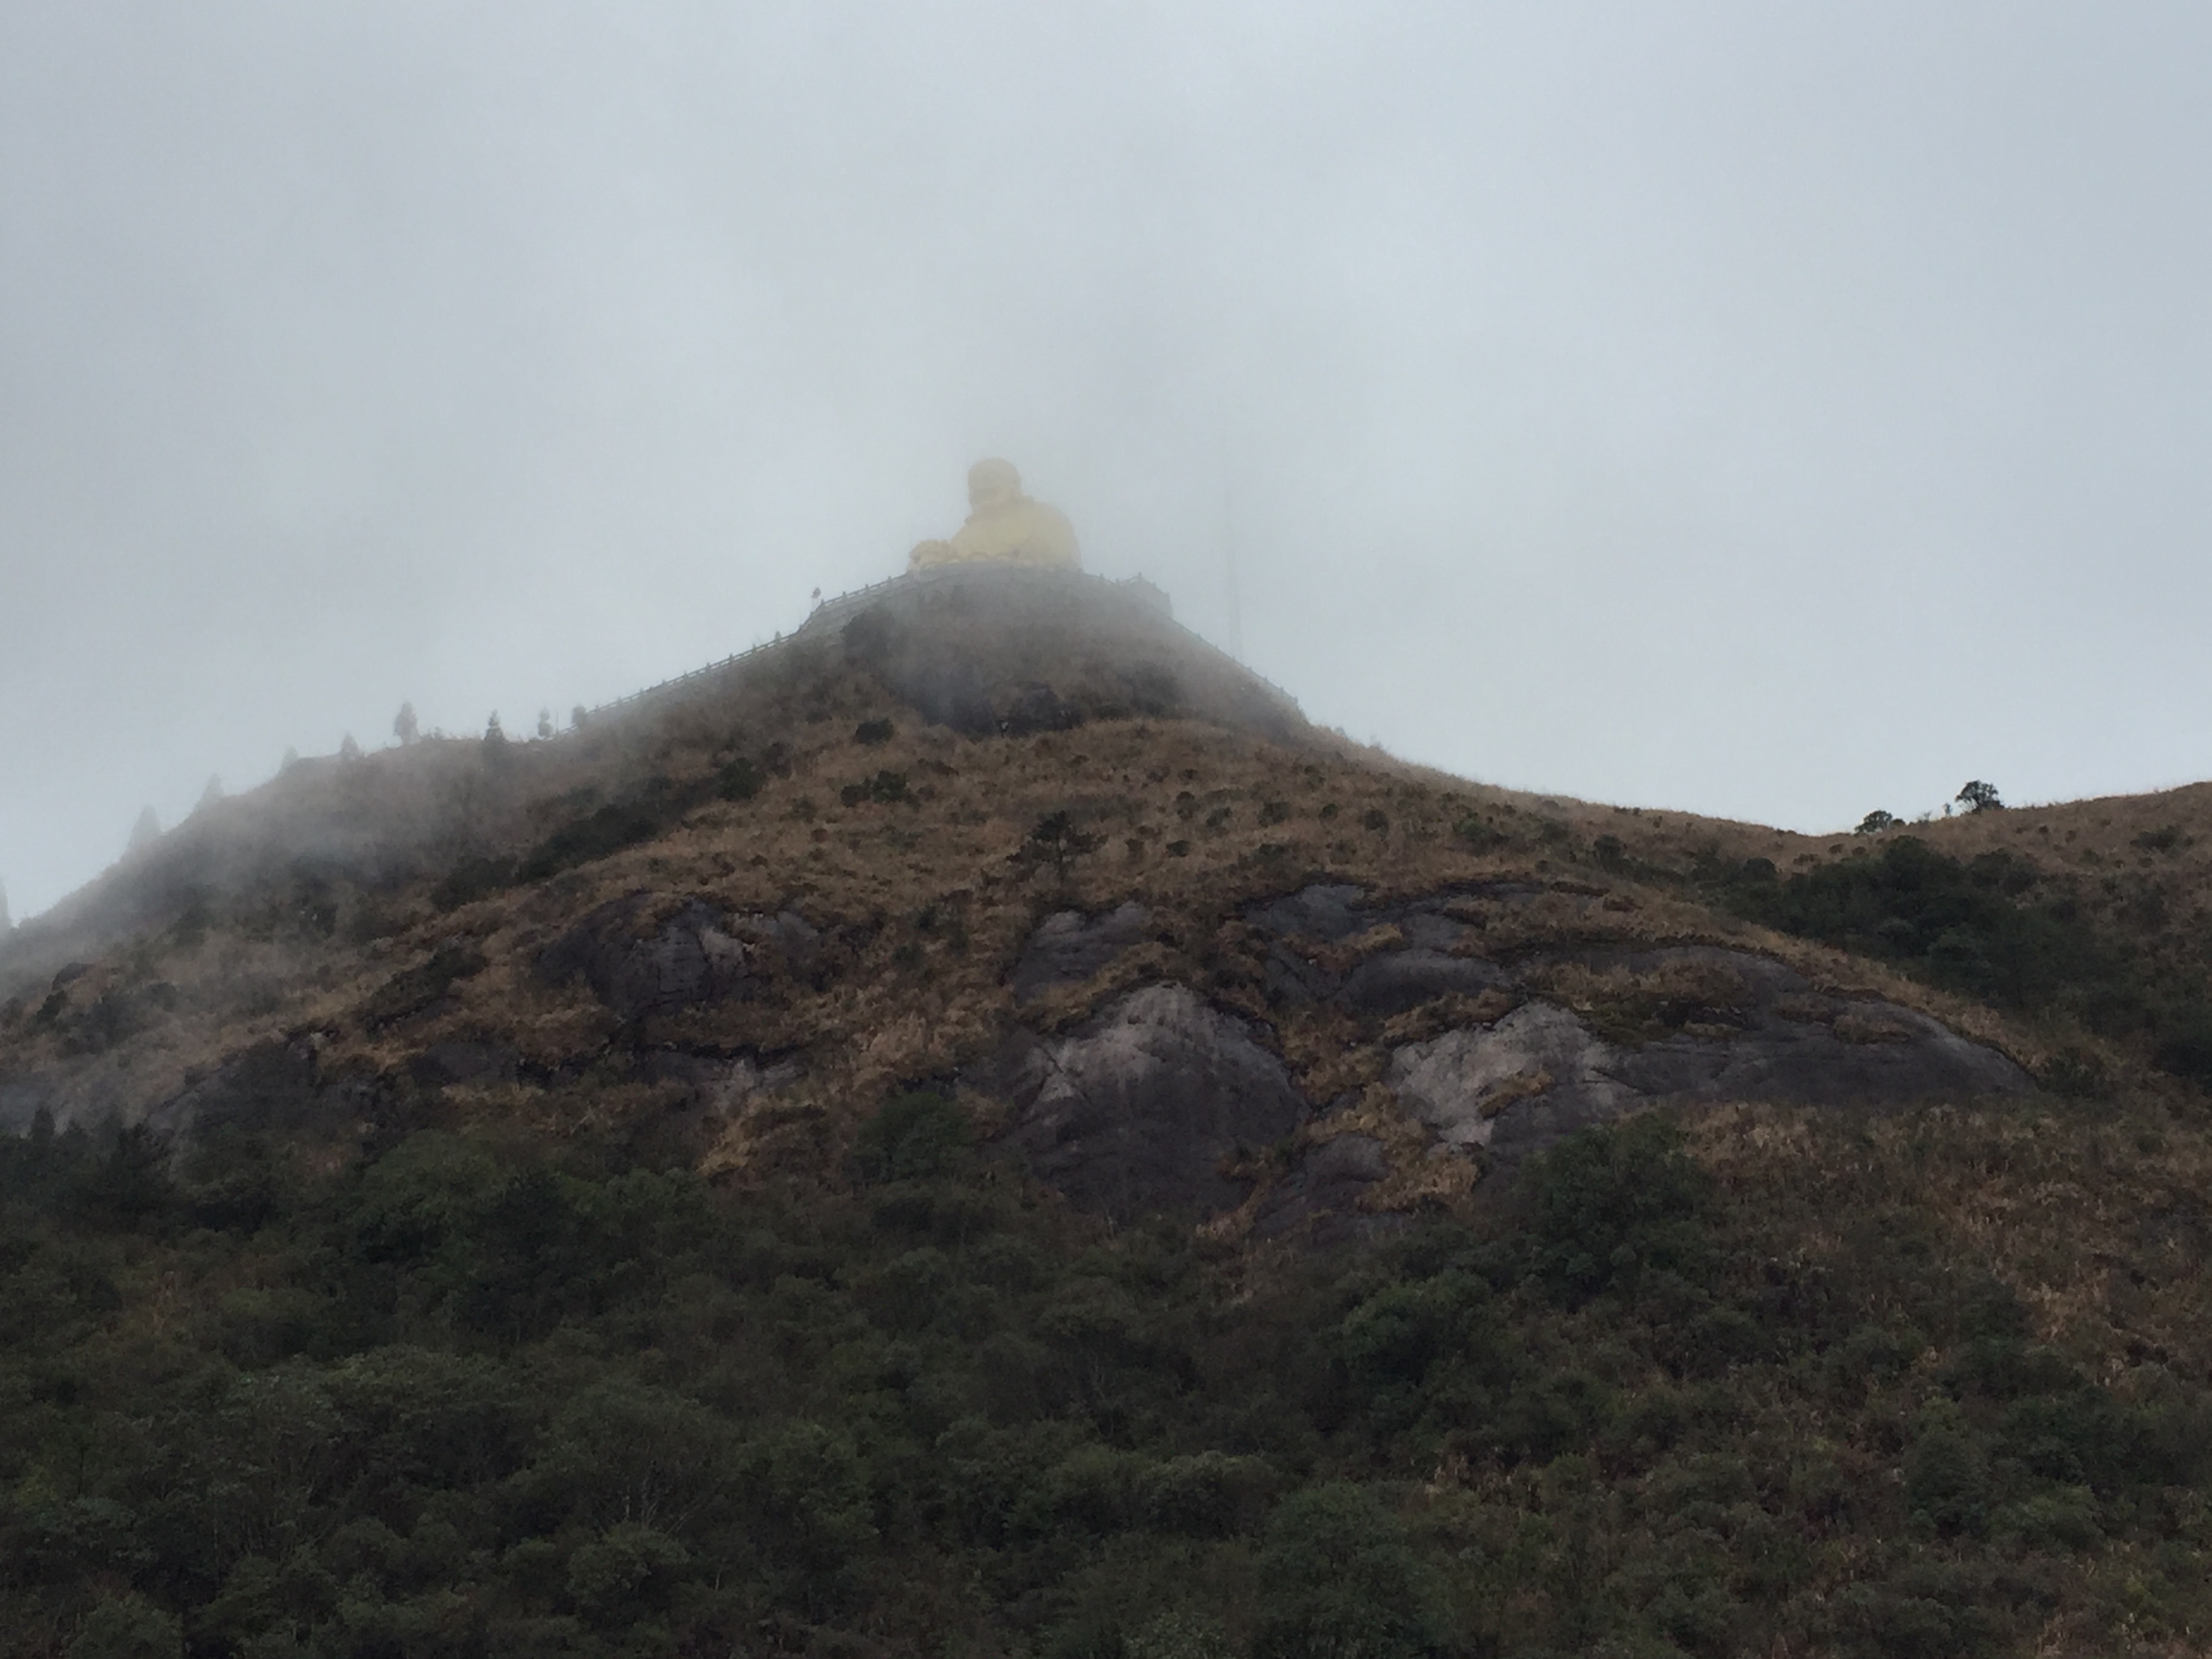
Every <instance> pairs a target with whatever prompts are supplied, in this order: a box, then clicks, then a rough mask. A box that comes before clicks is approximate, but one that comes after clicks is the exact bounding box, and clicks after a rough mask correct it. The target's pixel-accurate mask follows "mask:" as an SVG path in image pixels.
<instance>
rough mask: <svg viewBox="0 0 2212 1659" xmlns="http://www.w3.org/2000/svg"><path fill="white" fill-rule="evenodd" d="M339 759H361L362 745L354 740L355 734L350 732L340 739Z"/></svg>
mask: <svg viewBox="0 0 2212 1659" xmlns="http://www.w3.org/2000/svg"><path fill="white" fill-rule="evenodd" d="M338 758H339V759H340V760H342V761H357V760H359V759H360V758H361V745H360V744H357V743H356V742H355V741H354V740H353V733H352V732H347V733H346V734H345V736H344V737H343V738H339V739H338Z"/></svg>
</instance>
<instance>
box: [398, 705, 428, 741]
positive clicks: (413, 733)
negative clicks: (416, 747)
mask: <svg viewBox="0 0 2212 1659" xmlns="http://www.w3.org/2000/svg"><path fill="white" fill-rule="evenodd" d="M421 735H422V728H421V727H420V726H417V725H416V723H415V705H414V704H413V703H411V702H403V703H401V704H400V705H399V712H398V714H395V715H394V716H392V736H393V737H395V738H398V739H399V743H400V746H401V747H402V748H404V747H405V746H406V745H407V744H410V743H412V742H414V741H415V739H416V738H417V737H419V736H421Z"/></svg>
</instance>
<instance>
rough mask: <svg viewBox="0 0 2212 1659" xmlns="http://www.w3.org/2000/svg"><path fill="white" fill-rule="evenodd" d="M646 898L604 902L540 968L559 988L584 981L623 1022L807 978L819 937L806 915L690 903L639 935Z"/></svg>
mask: <svg viewBox="0 0 2212 1659" xmlns="http://www.w3.org/2000/svg"><path fill="white" fill-rule="evenodd" d="M645 903H646V896H645V895H643V894H632V895H630V896H629V897H626V898H620V899H616V900H614V901H612V902H610V903H607V904H603V905H601V906H600V907H599V908H598V909H596V910H594V911H592V913H591V914H590V915H587V916H586V917H585V918H584V919H583V921H580V922H579V923H577V924H576V926H575V927H573V928H571V929H569V931H568V933H564V934H562V936H561V938H560V939H557V940H556V941H555V942H554V943H553V944H552V945H549V946H547V947H546V949H545V950H544V951H543V952H542V953H541V954H540V955H539V957H538V973H539V975H542V976H543V977H544V979H546V980H548V981H550V982H552V983H554V984H560V983H562V982H563V981H568V980H570V979H574V978H576V977H578V976H581V978H582V979H583V981H584V982H585V983H586V984H587V985H589V986H590V987H592V992H593V993H594V994H596V995H597V996H598V997H599V1000H601V1001H602V1002H604V1003H605V1004H606V1005H607V1006H609V1007H610V1008H611V1009H613V1010H614V1011H615V1012H617V1013H618V1014H620V1015H621V1016H622V1017H623V1018H625V1019H635V1018H639V1017H641V1016H642V1015H646V1014H652V1013H664V1012H670V1011H671V1010H674V1009H678V1008H684V1007H689V1006H693V1005H695V1004H698V1003H702V1002H719V1001H721V1000H724V999H725V998H728V997H732V996H736V995H739V994H743V993H744V991H746V990H747V989H748V988H749V981H755V980H757V979H759V978H761V977H763V976H766V975H773V974H779V973H781V974H799V973H804V972H805V971H806V969H808V968H809V967H810V966H811V964H812V963H813V962H814V960H815V958H816V957H817V954H818V951H819V947H820V945H821V934H820V933H819V932H818V931H817V929H816V928H814V927H812V926H811V924H810V923H809V922H808V921H806V919H805V917H803V916H801V915H798V914H797V913H796V912H794V911H790V910H786V911H783V912H781V913H780V914H778V915H737V916H729V915H724V914H723V913H722V912H721V911H720V910H717V909H715V908H714V907H713V906H712V905H709V904H708V903H705V902H702V901H701V900H698V899H693V900H691V901H690V902H688V903H686V904H685V905H684V907H683V908H681V909H679V910H678V912H677V913H676V914H675V915H672V916H671V917H669V918H668V920H666V921H664V922H662V923H661V924H660V925H659V927H657V928H655V929H653V931H652V932H651V933H645V934H642V935H641V934H640V933H638V932H637V931H636V917H637V915H638V914H639V913H640V912H641V910H642V909H643V908H644V907H645Z"/></svg>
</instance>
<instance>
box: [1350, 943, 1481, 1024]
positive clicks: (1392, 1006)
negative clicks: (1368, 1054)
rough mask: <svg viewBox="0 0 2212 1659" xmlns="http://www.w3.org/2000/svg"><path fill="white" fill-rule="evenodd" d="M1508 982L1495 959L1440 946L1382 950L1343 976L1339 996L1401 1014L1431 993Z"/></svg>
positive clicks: (1467, 991)
mask: <svg viewBox="0 0 2212 1659" xmlns="http://www.w3.org/2000/svg"><path fill="white" fill-rule="evenodd" d="M1505 983H1506V976H1505V974H1504V970H1503V969H1500V968H1499V967H1498V964H1497V963H1492V962H1485V961H1483V960H1482V959H1481V958H1480V957H1453V956H1446V955H1445V954H1444V953H1443V951H1434V950H1421V949H1414V950H1409V951H1382V952H1380V953H1378V954H1376V955H1375V956H1371V957H1368V958H1367V960H1366V961H1364V962H1363V963H1360V964H1359V965H1358V967H1357V968H1355V969H1352V971H1351V972H1350V973H1349V974H1347V975H1345V977H1344V983H1343V985H1342V986H1341V987H1340V988H1339V989H1338V991H1337V993H1336V998H1337V1000H1338V1001H1340V1002H1341V1003H1343V1004H1344V1005H1345V1006H1346V1007H1348V1008H1351V1009H1353V1010H1354V1011H1356V1012H1359V1013H1363V1014H1401V1013H1403V1012H1406V1010H1407V1009H1408V1008H1413V1007H1418V1006H1419V1005H1420V1004H1422V1003H1424V1002H1426V1001H1428V1000H1430V999H1431V997H1439V996H1443V995H1445V994H1448V993H1452V992H1457V993H1459V994H1462V995H1466V996H1475V995H1478V994H1480V993H1482V992H1484V991H1487V990H1491V989H1492V988H1494V987H1498V986H1502V985H1504V984H1505Z"/></svg>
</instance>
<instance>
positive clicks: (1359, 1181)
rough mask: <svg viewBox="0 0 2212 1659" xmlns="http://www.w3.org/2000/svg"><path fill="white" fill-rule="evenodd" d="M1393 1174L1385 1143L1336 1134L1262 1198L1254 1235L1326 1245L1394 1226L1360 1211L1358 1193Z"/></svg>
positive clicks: (1306, 1157)
mask: <svg viewBox="0 0 2212 1659" xmlns="http://www.w3.org/2000/svg"><path fill="white" fill-rule="evenodd" d="M1389 1172H1390V1161H1389V1157H1388V1155H1387V1154H1385V1153H1384V1152H1383V1143H1382V1142H1381V1141H1379V1140H1377V1139H1375V1138H1374V1137H1373V1136H1372V1135H1363V1134H1340V1135H1337V1136H1335V1137H1334V1138H1333V1139H1328V1140H1325V1141H1323V1142H1322V1144H1321V1145H1320V1146H1316V1147H1314V1148H1313V1149H1312V1150H1310V1152H1307V1153H1306V1155H1305V1156H1304V1158H1301V1159H1299V1161H1298V1163H1297V1167H1295V1168H1294V1169H1292V1170H1291V1172H1290V1173H1289V1174H1288V1175H1287V1176H1285V1178H1284V1179H1283V1180H1281V1181H1280V1182H1277V1183H1276V1185H1275V1186H1274V1188H1273V1190H1271V1191H1270V1192H1269V1193H1268V1194H1267V1197H1266V1198H1264V1199H1263V1200H1261V1202H1260V1206H1259V1213H1258V1214H1257V1215H1256V1216H1255V1217H1254V1218H1253V1223H1252V1231H1253V1232H1254V1234H1255V1236H1256V1237H1261V1238H1281V1237H1286V1236H1287V1235H1290V1234H1292V1233H1297V1234H1299V1235H1301V1236H1302V1237H1304V1239H1305V1240H1306V1241H1307V1242H1308V1243H1316V1244H1327V1243H1337V1242H1338V1241H1340V1240H1342V1239H1346V1238H1350V1237H1355V1236H1357V1235H1359V1234H1363V1233H1368V1232H1372V1231H1376V1230H1377V1229H1378V1228H1381V1227H1385V1226H1389V1225H1393V1218H1386V1217H1380V1216H1371V1215H1363V1214H1361V1213H1360V1210H1359V1195H1360V1194H1362V1193H1363V1192H1364V1191H1366V1190H1367V1188H1369V1187H1370V1186H1371V1185H1373V1184H1374V1183H1375V1182H1377V1181H1380V1180H1381V1179H1382V1178H1383V1176H1386V1175H1388V1174H1389Z"/></svg>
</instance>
